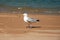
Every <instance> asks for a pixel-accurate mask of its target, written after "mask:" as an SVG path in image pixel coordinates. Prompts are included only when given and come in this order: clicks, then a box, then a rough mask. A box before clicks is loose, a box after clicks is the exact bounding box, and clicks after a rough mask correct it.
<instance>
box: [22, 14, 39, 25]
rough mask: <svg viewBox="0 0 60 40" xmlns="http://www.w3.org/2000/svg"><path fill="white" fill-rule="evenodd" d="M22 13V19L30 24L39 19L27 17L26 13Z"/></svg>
mask: <svg viewBox="0 0 60 40" xmlns="http://www.w3.org/2000/svg"><path fill="white" fill-rule="evenodd" d="M23 15H24V18H23V19H24V21H25V22H27V23H30V24H31V23H32V22H38V21H39V20H37V19H34V18H30V17H28V15H27V13H24V14H23ZM30 24H29V25H30Z"/></svg>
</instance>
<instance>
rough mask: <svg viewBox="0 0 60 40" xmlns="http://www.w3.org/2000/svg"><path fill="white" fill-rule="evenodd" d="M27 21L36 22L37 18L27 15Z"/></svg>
mask: <svg viewBox="0 0 60 40" xmlns="http://www.w3.org/2000/svg"><path fill="white" fill-rule="evenodd" d="M27 21H28V22H37V19H34V18H29V17H28V20H27Z"/></svg>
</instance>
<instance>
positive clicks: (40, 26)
mask: <svg viewBox="0 0 60 40" xmlns="http://www.w3.org/2000/svg"><path fill="white" fill-rule="evenodd" d="M26 28H41V26H27V27H26Z"/></svg>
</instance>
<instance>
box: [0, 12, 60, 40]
mask: <svg viewBox="0 0 60 40" xmlns="http://www.w3.org/2000/svg"><path fill="white" fill-rule="evenodd" d="M29 17H32V18H37V19H39V20H40V22H38V23H32V25H33V26H35V27H37V28H32V29H29V28H26V26H28V25H27V23H25V22H24V21H23V15H22V14H5V13H3V14H2V13H1V14H0V40H60V15H40V14H29ZM38 26H39V27H40V28H38Z"/></svg>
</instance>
